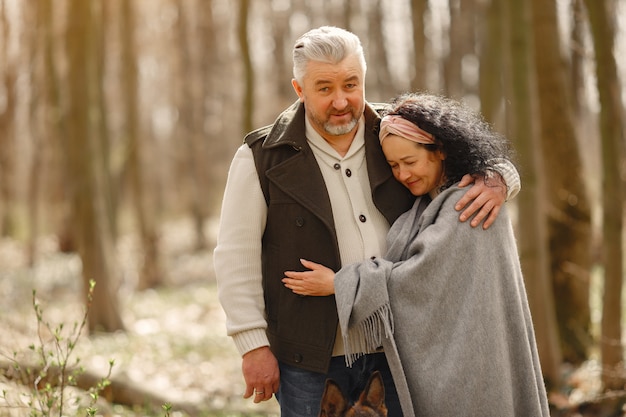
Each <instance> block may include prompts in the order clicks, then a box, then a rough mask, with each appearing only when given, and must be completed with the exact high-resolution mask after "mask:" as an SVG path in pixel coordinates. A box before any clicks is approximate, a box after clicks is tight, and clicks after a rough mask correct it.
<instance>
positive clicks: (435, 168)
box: [382, 135, 445, 196]
mask: <svg viewBox="0 0 626 417" xmlns="http://www.w3.org/2000/svg"><path fill="white" fill-rule="evenodd" d="M382 147H383V152H384V153H385V157H386V158H387V162H388V163H389V165H390V166H391V170H392V172H393V176H394V177H395V178H396V180H398V181H399V182H400V183H401V184H403V185H404V186H405V187H406V188H408V189H409V191H411V194H413V195H415V196H420V195H424V194H428V193H430V192H431V191H433V190H435V189H436V188H437V187H439V186H440V185H441V184H442V182H443V179H444V176H443V175H444V172H443V160H444V159H445V156H444V154H443V152H441V151H440V150H437V151H435V152H432V151H429V150H427V149H426V148H425V147H424V146H422V145H420V144H418V143H415V142H412V141H410V140H408V139H405V138H403V137H401V136H396V135H389V136H387V137H386V138H385V140H383V144H382Z"/></svg>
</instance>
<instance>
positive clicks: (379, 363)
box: [214, 27, 519, 417]
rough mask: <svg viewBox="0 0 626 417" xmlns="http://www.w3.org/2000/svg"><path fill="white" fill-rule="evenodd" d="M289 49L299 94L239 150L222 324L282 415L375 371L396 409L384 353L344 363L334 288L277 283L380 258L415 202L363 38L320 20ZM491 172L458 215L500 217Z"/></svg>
mask: <svg viewBox="0 0 626 417" xmlns="http://www.w3.org/2000/svg"><path fill="white" fill-rule="evenodd" d="M293 58H294V70H293V72H294V79H293V80H292V85H293V88H294V90H295V92H296V94H297V95H298V98H299V100H298V102H296V103H295V104H294V105H292V106H291V107H289V108H288V109H286V110H285V111H284V112H283V113H282V114H281V115H280V116H278V118H277V119H276V121H275V123H274V124H273V125H271V126H267V127H265V128H261V129H259V130H257V131H254V132H252V133H250V134H249V135H247V136H246V138H245V143H244V145H242V146H241V147H240V148H239V150H238V151H237V154H236V155H235V157H234V159H233V161H232V165H231V168H230V172H229V176H228V182H227V185H226V190H225V192H224V201H223V206H222V217H221V223H220V230H219V235H218V242H217V247H216V249H215V254H214V257H215V259H214V260H215V271H216V275H217V280H218V287H219V297H220V302H221V303H222V306H223V308H224V310H225V312H226V316H227V331H228V334H229V335H230V336H232V338H233V340H234V342H235V345H236V346H237V349H238V350H239V352H240V353H241V354H242V359H243V362H242V371H243V375H244V379H245V381H246V392H245V394H244V397H245V398H249V397H251V396H254V402H255V403H258V402H260V401H266V400H269V399H271V398H272V396H273V394H274V393H276V397H277V398H278V401H279V403H280V407H281V416H283V417H290V416H294V417H296V416H297V417H303V416H317V415H318V413H319V404H320V400H321V397H322V393H323V390H324V383H325V380H326V378H333V379H334V380H335V381H337V382H338V383H339V385H340V386H341V387H342V389H343V390H344V392H345V393H346V394H347V395H349V396H351V397H352V398H354V397H355V396H357V395H358V394H359V393H360V391H361V390H362V389H363V388H364V386H365V384H366V382H367V380H368V378H369V376H370V374H371V372H373V371H374V370H379V371H380V372H381V374H382V375H383V379H384V383H385V391H386V398H385V402H386V404H387V407H388V408H389V416H392V417H395V416H401V415H402V412H401V409H400V405H399V401H398V398H397V394H396V392H395V387H394V385H393V380H392V378H391V374H390V371H389V367H388V364H387V361H386V359H385V356H384V353H383V352H380V351H376V352H364V353H367V354H366V355H363V356H361V357H360V358H359V359H358V360H357V361H356V362H355V363H354V364H353V365H352V367H350V368H348V367H346V365H345V358H344V356H343V346H342V344H341V340H342V338H341V337H337V333H338V331H339V330H338V325H337V324H338V319H337V311H336V306H335V301H334V297H332V296H326V297H302V296H298V295H295V294H294V293H293V292H291V291H290V290H289V289H287V288H286V287H284V285H283V284H282V281H281V280H282V278H283V277H284V271H289V270H292V271H295V270H302V265H301V263H300V259H310V260H313V261H315V262H317V263H320V264H324V265H327V266H329V267H330V268H331V269H333V270H335V271H336V270H338V269H339V268H340V267H341V266H343V265H348V264H350V263H353V262H357V261H361V260H363V259H366V258H369V257H379V256H382V255H383V254H384V253H385V250H386V247H385V236H386V234H387V231H388V230H389V227H390V224H391V223H393V221H394V220H395V219H396V218H397V217H398V216H399V215H400V214H401V213H403V212H404V211H406V210H408V209H409V208H410V207H411V205H412V203H413V201H414V197H413V196H412V195H411V194H410V193H409V192H408V190H407V189H406V188H405V187H403V186H402V185H401V184H400V183H398V182H397V181H395V179H394V178H393V175H392V173H391V170H390V168H389V165H388V164H387V162H386V160H385V157H384V155H383V153H382V150H381V147H380V144H379V141H378V127H379V123H380V117H379V116H378V113H377V109H376V108H375V107H374V106H372V105H370V104H369V103H367V102H366V101H365V90H364V80H365V72H366V64H365V58H364V54H363V48H362V46H361V43H360V41H359V39H358V37H356V36H355V35H354V34H352V33H350V32H347V31H345V30H342V29H339V28H334V27H321V28H318V29H314V30H311V31H310V32H308V33H306V34H304V35H303V36H302V37H301V38H300V39H298V40H297V41H296V44H295V47H294V50H293ZM379 109H380V108H379ZM501 174H503V175H504V177H505V180H506V184H507V185H508V188H509V189H510V190H511V191H510V192H509V194H511V193H516V192H517V190H518V189H519V178H518V177H517V172H516V171H515V169H514V168H512V165H511V164H510V163H508V162H507V163H505V164H502V172H501ZM470 182H471V179H469V178H468V179H467V180H466V184H469V183H470ZM491 182H492V184H490V185H485V184H484V183H483V182H482V181H477V184H475V185H474V186H473V187H472V188H470V190H469V191H468V192H467V193H466V195H465V196H464V197H463V198H462V199H461V200H460V201H459V204H458V207H460V208H462V207H464V206H465V205H466V204H468V203H469V202H470V201H472V200H473V202H472V203H471V204H470V205H469V206H468V208H467V209H466V210H465V211H464V212H463V213H462V214H461V220H466V219H468V218H470V216H471V215H472V214H474V213H475V212H476V213H477V214H476V216H474V218H473V219H472V225H473V226H476V225H478V224H479V223H480V222H481V221H482V220H483V219H486V221H485V224H484V227H488V226H489V225H490V224H491V223H492V222H493V220H494V219H495V217H496V216H497V213H498V210H499V207H500V206H501V205H502V204H503V202H504V201H505V198H506V191H505V190H506V188H507V187H505V186H503V185H502V184H499V183H497V181H495V182H494V181H491ZM494 184H495V185H497V186H492V185H494Z"/></svg>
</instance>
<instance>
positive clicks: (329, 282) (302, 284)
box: [283, 259, 335, 296]
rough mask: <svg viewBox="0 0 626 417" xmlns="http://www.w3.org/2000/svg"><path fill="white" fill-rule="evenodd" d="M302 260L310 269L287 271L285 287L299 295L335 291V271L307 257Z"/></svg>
mask: <svg viewBox="0 0 626 417" xmlns="http://www.w3.org/2000/svg"><path fill="white" fill-rule="evenodd" d="M300 262H301V263H302V266H304V267H305V268H308V269H310V271H304V272H295V271H285V278H283V284H285V287H287V288H289V289H290V290H291V291H293V292H294V293H296V294H298V295H312V296H325V295H331V294H334V293H335V273H334V272H333V270H332V269H330V268H327V267H325V266H324V265H320V264H316V263H315V262H311V261H307V260H305V259H301V260H300Z"/></svg>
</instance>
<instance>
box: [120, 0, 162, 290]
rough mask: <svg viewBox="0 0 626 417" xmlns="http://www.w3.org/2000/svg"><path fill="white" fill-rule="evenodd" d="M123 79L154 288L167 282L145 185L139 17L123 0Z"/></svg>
mask: <svg viewBox="0 0 626 417" xmlns="http://www.w3.org/2000/svg"><path fill="white" fill-rule="evenodd" d="M121 13H122V45H123V46H122V62H123V69H122V74H123V75H122V82H123V85H124V93H125V97H124V98H125V100H124V101H125V103H126V108H125V109H126V111H125V114H126V129H125V130H126V135H127V139H128V144H129V145H128V146H129V149H130V155H129V169H130V178H131V184H132V190H133V195H134V210H135V220H136V221H137V226H138V229H139V240H140V244H141V250H142V256H141V260H140V265H139V281H138V283H137V287H138V289H140V290H145V289H147V288H154V287H156V286H158V285H160V284H162V283H163V272H162V268H161V265H160V251H159V247H158V244H159V237H158V232H157V226H156V219H155V218H154V216H155V214H154V205H152V207H150V206H151V205H150V204H149V203H148V190H147V189H146V186H145V178H144V164H143V161H142V149H143V147H142V141H141V138H140V136H139V114H138V113H139V99H138V94H139V92H138V72H137V61H136V60H137V57H136V52H135V39H134V35H133V31H134V28H135V17H134V10H133V4H132V3H131V2H130V1H124V2H123V3H122V10H121Z"/></svg>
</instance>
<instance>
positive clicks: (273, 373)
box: [241, 346, 280, 403]
mask: <svg viewBox="0 0 626 417" xmlns="http://www.w3.org/2000/svg"><path fill="white" fill-rule="evenodd" d="M241 370H242V371H243V378H244V380H245V381H246V392H245V394H243V398H250V397H252V396H253V395H254V402H255V403H260V402H261V401H267V400H269V399H271V398H272V396H273V395H274V393H275V392H277V391H278V383H279V381H280V371H279V370H278V361H277V360H276V357H275V356H274V354H273V353H272V351H271V350H270V348H269V347H268V346H263V347H260V348H258V349H254V350H251V351H250V352H248V353H246V354H244V355H243V362H242V364H241Z"/></svg>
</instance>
